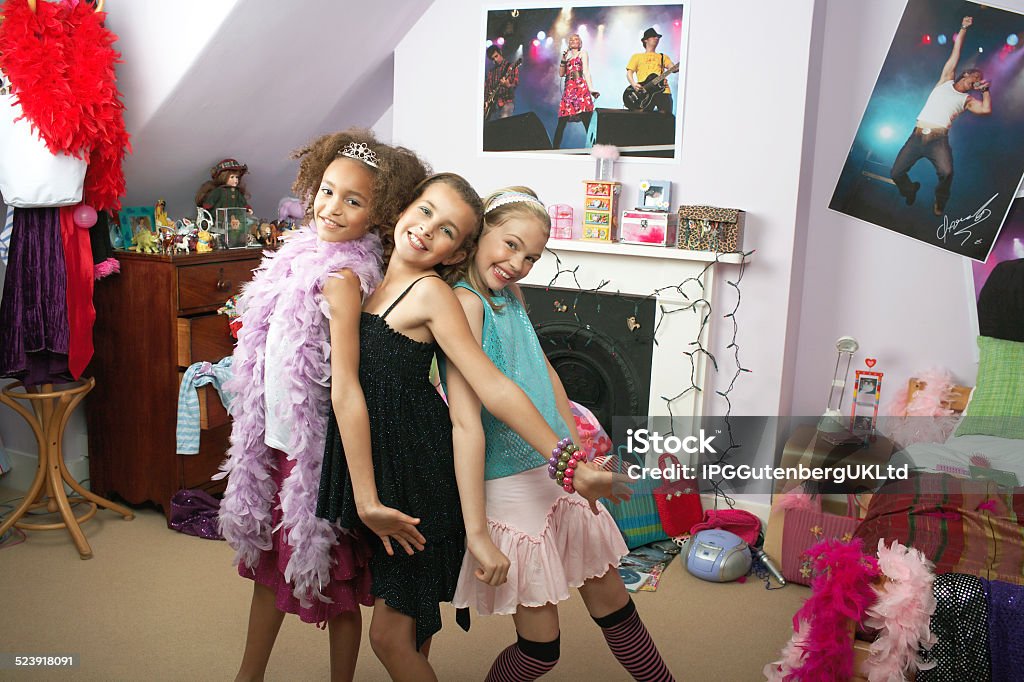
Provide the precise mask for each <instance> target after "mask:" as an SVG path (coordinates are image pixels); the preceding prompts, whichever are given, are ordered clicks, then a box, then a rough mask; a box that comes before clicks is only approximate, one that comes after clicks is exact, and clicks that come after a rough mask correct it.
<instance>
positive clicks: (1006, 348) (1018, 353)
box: [956, 336, 1024, 439]
mask: <svg viewBox="0 0 1024 682" xmlns="http://www.w3.org/2000/svg"><path fill="white" fill-rule="evenodd" d="M978 348H980V349H981V361H980V363H979V365H978V381H977V384H976V385H975V387H974V393H973V394H972V395H971V402H970V403H969V404H968V405H967V412H966V415H965V416H964V418H963V421H961V422H960V426H959V427H958V428H957V430H956V435H957V436H968V435H972V434H978V435H986V436H998V437H1000V438H1020V439H1024V343H1021V342H1019V341H1006V340H1004V339H995V338H992V337H990V336H979V337H978Z"/></svg>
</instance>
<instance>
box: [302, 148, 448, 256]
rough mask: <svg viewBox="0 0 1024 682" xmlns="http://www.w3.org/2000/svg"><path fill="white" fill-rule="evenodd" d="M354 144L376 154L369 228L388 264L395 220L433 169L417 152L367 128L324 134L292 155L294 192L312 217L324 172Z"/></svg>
mask: <svg viewBox="0 0 1024 682" xmlns="http://www.w3.org/2000/svg"><path fill="white" fill-rule="evenodd" d="M353 143H355V144H365V145H366V146H367V147H369V148H370V149H371V150H372V151H374V152H376V154H377V166H378V168H377V169H376V170H373V187H372V192H373V197H372V199H371V200H370V206H369V209H370V226H371V227H370V229H371V231H374V232H376V234H377V236H378V237H380V240H381V243H382V244H383V245H384V262H385V263H387V262H388V258H390V257H391V251H392V250H394V247H395V222H396V221H397V220H398V216H400V215H401V214H402V211H403V210H404V209H405V207H406V206H408V205H409V203H410V202H412V200H413V199H414V198H415V197H417V196H418V192H419V191H420V190H419V185H420V184H422V181H423V179H424V178H425V177H426V176H427V173H429V172H430V167H429V166H428V165H427V164H426V163H424V162H423V160H421V159H420V158H419V156H417V155H416V153H415V152H413V151H412V150H410V149H406V148H405V147H397V146H394V145H389V144H385V143H383V142H380V141H379V140H378V139H377V138H376V136H374V134H373V133H372V132H371V131H369V130H367V129H365V128H349V129H348V130H343V131H341V132H340V133H333V134H331V135H322V136H320V137H318V138H316V139H315V140H313V141H312V142H310V143H309V144H307V145H306V146H305V147H302V148H301V149H297V150H295V152H293V153H292V158H293V159H298V160H299V173H298V175H297V176H296V178H295V183H294V184H293V185H292V191H293V192H294V193H295V196H297V197H298V198H299V199H300V200H301V201H302V203H303V206H305V208H306V218H307V219H309V218H312V217H313V198H314V197H315V196H316V193H317V192H318V191H319V189H320V183H321V181H322V180H323V177H324V172H325V171H326V170H327V167H328V166H330V165H331V163H332V162H333V161H334V160H335V159H336V158H338V156H340V155H341V151H342V150H343V149H344V148H345V147H347V146H348V145H349V144H353ZM367 168H370V166H367Z"/></svg>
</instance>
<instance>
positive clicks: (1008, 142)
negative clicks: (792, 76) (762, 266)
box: [829, 0, 1024, 262]
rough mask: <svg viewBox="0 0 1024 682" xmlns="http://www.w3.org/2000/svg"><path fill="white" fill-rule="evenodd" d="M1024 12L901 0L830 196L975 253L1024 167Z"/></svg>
mask: <svg viewBox="0 0 1024 682" xmlns="http://www.w3.org/2000/svg"><path fill="white" fill-rule="evenodd" d="M1022 41H1024V16H1022V15H1020V14H1017V13H1014V12H1009V11H1007V10H1003V9H998V8H995V7H991V6H986V5H980V4H977V3H974V2H963V1H962V0H909V2H908V3H907V7H906V9H905V10H904V12H903V18H902V19H901V20H900V24H899V27H898V28H897V30H896V35H895V37H894V38H893V41H892V45H891V46H890V48H889V54H888V56H887V57H886V59H885V63H884V64H883V65H882V70H881V72H880V73H879V75H878V79H877V81H876V82H875V88H874V91H873V92H872V94H871V99H870V100H869V102H868V105H867V108H866V110H865V111H864V115H863V117H862V118H861V122H860V127H859V128H858V130H857V135H856V137H855V138H854V141H853V145H852V147H851V149H850V153H849V156H848V157H847V159H846V164H845V166H844V167H843V171H842V174H841V175H840V177H839V182H838V183H837V185H836V188H835V192H834V193H833V195H832V201H831V202H830V203H829V207H830V208H832V209H833V210H835V211H839V212H840V213H845V214H847V215H850V216H853V217H855V218H859V219H861V220H865V221H867V222H869V223H874V224H875V225H878V226H881V227H884V228H886V229H889V230H893V231H895V232H898V233H900V234H902V235H905V236H907V237H911V238H913V239H917V240H920V241H922V242H924V243H926V244H930V245H931V246H934V247H937V248H940V249H945V250H946V251H952V252H953V253H957V254H960V255H962V256H966V257H968V258H971V259H973V260H976V261H979V262H984V261H985V259H986V258H987V256H988V254H989V252H990V251H991V250H992V246H993V244H995V241H996V237H997V236H998V235H999V230H1000V228H1001V227H1002V225H1003V221H1004V220H1005V219H1006V214H1007V212H1008V210H1009V208H1010V204H1011V203H1012V202H1013V199H1014V195H1015V194H1016V192H1017V187H1018V185H1019V184H1020V181H1021V176H1022V174H1024V45H1022V44H1021V42H1022Z"/></svg>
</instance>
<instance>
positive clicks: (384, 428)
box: [317, 173, 612, 680]
mask: <svg viewBox="0 0 1024 682" xmlns="http://www.w3.org/2000/svg"><path fill="white" fill-rule="evenodd" d="M481 219H482V206H481V202H480V198H479V196H478V195H477V194H476V192H475V191H474V190H473V188H472V187H471V186H470V185H469V184H468V183H467V182H466V181H465V180H464V179H463V178H462V177H460V176H458V175H454V174H451V173H441V174H438V175H433V176H431V177H429V178H427V179H426V180H424V181H423V183H422V184H421V186H420V191H419V193H418V196H417V198H416V199H414V200H413V202H412V204H411V205H410V206H409V207H408V208H407V209H406V210H405V211H404V212H403V213H402V215H401V217H400V218H399V220H398V223H397V224H396V226H395V233H394V240H395V243H394V250H393V253H392V255H391V259H390V262H389V264H388V267H387V271H386V274H385V276H384V281H383V282H382V283H381V285H380V286H379V287H378V288H377V290H376V291H375V292H374V293H373V295H372V296H370V297H369V298H368V299H367V300H366V301H365V303H364V305H363V312H362V315H361V319H360V325H359V380H360V384H361V386H362V393H363V396H353V395H352V391H351V390H349V391H348V392H347V393H346V395H344V396H343V395H340V392H339V395H336V396H334V397H333V399H334V400H335V404H336V405H338V404H340V402H341V401H351V400H356V399H358V398H360V397H362V398H365V403H366V408H367V412H368V416H369V420H368V421H369V426H370V433H369V438H366V435H367V434H361V433H358V432H357V430H354V429H346V431H345V433H342V434H340V436H339V433H338V430H337V429H336V428H334V429H332V430H331V431H330V432H329V433H328V440H327V451H326V453H325V455H324V465H323V473H322V477H321V483H320V499H319V504H318V509H317V514H318V515H320V516H322V517H324V518H327V519H331V520H340V523H341V525H342V526H345V527H349V528H352V527H363V526H365V527H367V528H369V530H370V531H372V532H373V533H375V534H376V535H377V536H378V537H379V538H380V539H381V543H380V544H375V545H374V555H373V558H372V559H371V561H370V572H371V574H372V586H371V592H372V594H373V595H374V598H375V608H374V613H373V620H372V623H371V625H370V643H371V645H372V647H373V651H374V653H376V654H377V657H378V658H380V660H381V662H382V663H383V664H384V666H385V667H386V668H387V670H388V673H389V674H390V675H391V677H392V678H394V679H410V680H411V679H415V680H424V679H425V680H433V679H436V677H435V675H434V672H433V669H432V668H431V667H430V663H429V662H428V661H427V656H426V654H427V651H428V649H429V644H430V637H431V636H432V635H433V634H434V633H435V632H437V631H438V630H440V629H441V615H440V609H439V607H438V605H439V604H440V603H441V602H448V601H451V600H452V597H453V595H454V594H455V587H456V584H457V582H458V578H459V571H460V568H461V566H462V556H463V552H464V550H465V529H464V527H463V523H462V513H461V510H460V505H459V494H458V487H457V485H456V480H455V467H454V461H453V455H452V424H451V420H450V418H449V416H448V408H447V406H446V405H445V403H444V401H443V399H442V398H441V396H440V395H438V393H437V392H436V390H435V389H434V387H433V385H432V384H431V383H430V380H429V370H430V362H431V358H432V357H433V355H434V354H435V353H444V354H445V355H446V356H447V358H448V361H449V362H452V363H455V365H456V366H457V367H459V369H460V371H461V372H462V374H463V376H465V377H467V379H468V380H469V383H470V384H472V386H473V390H474V391H475V392H476V393H477V395H479V396H480V397H481V399H482V401H483V403H484V405H485V406H486V407H487V409H488V410H490V411H491V413H492V414H494V415H495V416H496V417H498V418H499V419H501V420H502V421H504V422H506V423H507V424H508V425H509V426H511V427H512V428H513V429H514V430H515V431H516V432H517V433H519V434H520V435H521V436H522V437H523V438H524V439H525V440H526V441H527V442H528V443H530V445H532V446H533V447H534V448H536V449H537V450H538V451H539V452H549V451H551V449H552V447H557V445H558V436H556V434H555V432H554V431H552V430H551V427H550V426H548V424H547V422H546V421H545V420H544V418H543V417H542V416H541V415H540V413H539V412H537V410H536V409H535V408H534V406H533V403H532V402H531V401H530V399H529V398H528V397H527V396H526V394H525V393H523V392H522V391H521V390H520V389H519V387H518V386H516V385H515V384H514V383H513V382H512V381H511V380H509V379H508V378H507V377H505V375H503V374H502V373H501V372H500V371H498V369H497V368H496V367H495V366H494V365H493V364H492V363H491V361H490V360H489V359H488V358H487V356H486V355H485V354H484V352H483V350H482V349H481V348H480V344H479V343H477V341H476V340H475V338H474V337H473V334H472V332H471V331H470V328H469V325H468V323H467V322H466V316H465V314H464V313H463V312H462V307H461V305H460V304H459V303H458V300H457V299H456V297H455V294H454V292H453V291H452V290H451V288H450V286H449V283H448V282H446V281H445V280H444V279H443V278H442V276H441V275H444V274H448V273H447V271H448V270H450V268H451V266H454V265H455V264H457V263H459V262H460V261H462V260H463V259H465V258H466V255H467V253H468V252H469V250H470V248H471V247H472V245H473V244H474V243H475V240H476V238H477V235H478V233H479V230H480V224H481ZM452 276H454V274H452ZM333 324H334V321H333V320H332V326H333ZM332 333H333V329H332ZM332 360H334V359H333V358H332ZM611 484H612V476H611V474H609V473H607V472H604V471H599V470H598V469H596V468H593V467H590V466H589V465H582V466H580V467H579V471H578V473H577V477H576V489H577V491H578V492H579V493H580V494H581V495H583V496H584V497H585V498H587V499H588V500H593V501H596V500H597V498H599V497H602V496H610V494H611ZM552 485H555V483H554V482H553V481H552ZM382 510H384V511H382ZM394 510H399V511H400V512H404V514H406V515H408V516H400V515H399V516H396V515H395V514H393V513H391V512H393V511H394ZM393 543H397V544H398V545H399V546H400V551H398V552H395V551H394V547H393Z"/></svg>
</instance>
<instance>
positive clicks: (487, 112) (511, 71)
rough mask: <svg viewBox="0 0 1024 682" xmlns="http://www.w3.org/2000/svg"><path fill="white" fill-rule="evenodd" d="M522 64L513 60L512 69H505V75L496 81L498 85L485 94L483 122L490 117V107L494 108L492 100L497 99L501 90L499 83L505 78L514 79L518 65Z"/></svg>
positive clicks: (519, 60)
mask: <svg viewBox="0 0 1024 682" xmlns="http://www.w3.org/2000/svg"><path fill="white" fill-rule="evenodd" d="M522 63H523V60H522V59H521V58H520V59H517V60H515V62H513V63H512V68H506V69H505V73H503V74H502V75H501V78H499V79H498V81H499V82H498V84H497V85H495V86H494V88H493V89H492V90H491V91H490V92H489V93H488V94H487V97H485V98H484V120H485V121H486V120H487V117H488V116H490V115H491V107H492V106H494V98H495V97H497V95H498V90H501V88H502V85H501V82H500V81H501V80H502V79H504V78H507V79H509V80H512V79H514V78H515V77H516V73H518V71H519V67H520V65H521V64H522ZM506 66H508V64H507V63H506Z"/></svg>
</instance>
